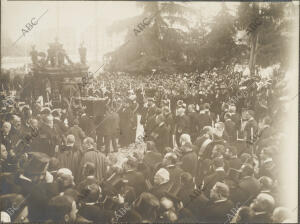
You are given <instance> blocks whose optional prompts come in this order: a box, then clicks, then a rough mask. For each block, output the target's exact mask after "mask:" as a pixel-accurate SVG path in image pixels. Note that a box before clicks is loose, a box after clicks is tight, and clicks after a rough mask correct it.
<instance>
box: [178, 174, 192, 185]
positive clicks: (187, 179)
mask: <svg viewBox="0 0 300 224" xmlns="http://www.w3.org/2000/svg"><path fill="white" fill-rule="evenodd" d="M180 182H181V183H183V184H188V183H192V182H193V177H192V175H191V174H190V173H188V172H184V173H182V174H181V175H180Z"/></svg>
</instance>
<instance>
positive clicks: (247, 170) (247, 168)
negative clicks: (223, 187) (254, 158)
mask: <svg viewBox="0 0 300 224" xmlns="http://www.w3.org/2000/svg"><path fill="white" fill-rule="evenodd" d="M241 169H242V174H243V176H252V175H253V174H254V168H253V166H252V165H251V164H249V163H245V164H243V165H242V168H241Z"/></svg>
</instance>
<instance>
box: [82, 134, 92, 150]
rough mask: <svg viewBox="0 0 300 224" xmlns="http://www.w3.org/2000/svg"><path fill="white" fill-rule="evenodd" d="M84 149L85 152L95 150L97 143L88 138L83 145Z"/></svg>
mask: <svg viewBox="0 0 300 224" xmlns="http://www.w3.org/2000/svg"><path fill="white" fill-rule="evenodd" d="M82 147H83V149H84V150H87V149H90V148H94V147H95V142H94V139H92V138H91V137H87V138H85V139H84V140H83V144H82Z"/></svg>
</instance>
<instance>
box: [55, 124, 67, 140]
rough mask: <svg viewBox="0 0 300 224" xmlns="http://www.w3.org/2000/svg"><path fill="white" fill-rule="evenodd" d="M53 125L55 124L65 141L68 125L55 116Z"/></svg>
mask: <svg viewBox="0 0 300 224" xmlns="http://www.w3.org/2000/svg"><path fill="white" fill-rule="evenodd" d="M53 125H54V126H55V128H56V130H57V132H58V134H59V136H60V137H61V140H62V141H65V134H66V132H67V131H68V128H67V127H66V125H65V124H64V122H63V121H61V120H59V119H57V118H54V119H53Z"/></svg>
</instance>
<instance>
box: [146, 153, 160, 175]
mask: <svg viewBox="0 0 300 224" xmlns="http://www.w3.org/2000/svg"><path fill="white" fill-rule="evenodd" d="M162 160H163V156H162V154H160V153H159V152H152V151H148V152H146V153H145V155H144V158H143V163H144V164H145V165H146V166H147V167H149V168H150V169H151V170H152V171H154V169H155V167H156V166H157V164H158V163H160V162H161V161H162Z"/></svg>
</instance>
